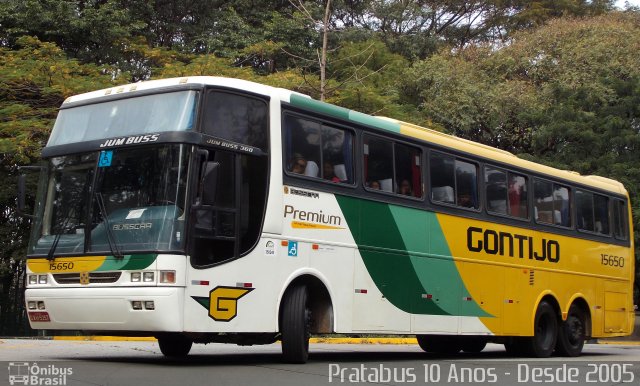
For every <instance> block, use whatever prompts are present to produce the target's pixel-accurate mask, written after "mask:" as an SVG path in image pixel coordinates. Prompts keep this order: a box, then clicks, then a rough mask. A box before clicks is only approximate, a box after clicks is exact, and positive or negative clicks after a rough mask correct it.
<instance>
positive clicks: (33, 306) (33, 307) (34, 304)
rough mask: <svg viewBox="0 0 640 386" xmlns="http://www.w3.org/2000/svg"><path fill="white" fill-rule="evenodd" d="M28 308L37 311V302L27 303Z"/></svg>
mask: <svg viewBox="0 0 640 386" xmlns="http://www.w3.org/2000/svg"><path fill="white" fill-rule="evenodd" d="M27 307H28V308H29V309H30V310H35V309H36V302H31V301H30V302H27Z"/></svg>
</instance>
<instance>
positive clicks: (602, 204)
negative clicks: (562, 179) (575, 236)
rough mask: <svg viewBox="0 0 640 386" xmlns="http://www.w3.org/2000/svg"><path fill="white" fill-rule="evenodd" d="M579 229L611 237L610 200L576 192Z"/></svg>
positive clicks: (593, 194) (597, 195)
mask: <svg viewBox="0 0 640 386" xmlns="http://www.w3.org/2000/svg"><path fill="white" fill-rule="evenodd" d="M576 212H577V221H578V229H581V230H585V231H589V232H595V233H600V234H603V235H609V234H610V231H609V198H608V197H605V196H602V195H600V194H595V193H590V192H585V191H582V190H576Z"/></svg>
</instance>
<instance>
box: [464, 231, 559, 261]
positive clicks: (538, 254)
mask: <svg viewBox="0 0 640 386" xmlns="http://www.w3.org/2000/svg"><path fill="white" fill-rule="evenodd" d="M467 249H468V250H469V251H471V252H484V253H486V254H489V255H499V256H509V257H514V256H517V257H518V258H520V259H524V258H525V256H526V257H527V258H528V259H530V260H537V261H548V262H550V263H557V262H558V261H560V243H559V242H558V241H556V240H549V239H544V238H543V239H541V240H539V241H537V240H534V238H533V237H531V236H525V235H519V234H511V233H508V232H496V231H494V230H492V229H482V228H478V227H469V228H467Z"/></svg>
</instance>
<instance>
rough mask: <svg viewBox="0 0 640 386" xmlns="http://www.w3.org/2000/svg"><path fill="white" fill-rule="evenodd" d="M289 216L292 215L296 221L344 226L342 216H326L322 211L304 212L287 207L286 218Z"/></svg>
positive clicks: (285, 209)
mask: <svg viewBox="0 0 640 386" xmlns="http://www.w3.org/2000/svg"><path fill="white" fill-rule="evenodd" d="M289 215H291V217H293V219H294V220H298V221H310V222H314V223H317V224H327V225H336V226H340V225H342V218H340V216H334V215H330V214H325V213H323V212H322V211H319V212H307V211H304V210H298V209H295V208H294V207H293V206H291V205H285V207H284V217H285V218H287V217H288V216H289Z"/></svg>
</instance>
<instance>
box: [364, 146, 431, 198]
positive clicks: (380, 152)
mask: <svg viewBox="0 0 640 386" xmlns="http://www.w3.org/2000/svg"><path fill="white" fill-rule="evenodd" d="M363 153H364V165H365V167H364V173H365V175H364V179H365V186H366V188H367V189H370V190H380V191H383V192H389V193H396V194H400V195H403V196H410V197H416V198H420V197H422V169H421V165H420V163H421V162H420V159H421V158H422V152H421V150H420V149H418V148H414V147H412V146H407V145H404V144H400V143H394V142H393V141H390V140H387V139H383V138H377V137H370V136H365V137H364V146H363Z"/></svg>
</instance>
